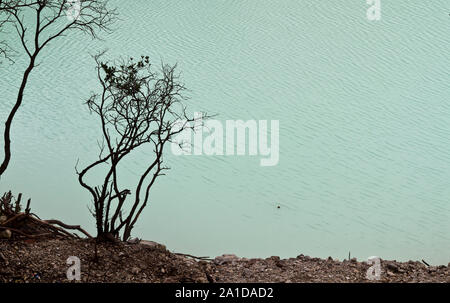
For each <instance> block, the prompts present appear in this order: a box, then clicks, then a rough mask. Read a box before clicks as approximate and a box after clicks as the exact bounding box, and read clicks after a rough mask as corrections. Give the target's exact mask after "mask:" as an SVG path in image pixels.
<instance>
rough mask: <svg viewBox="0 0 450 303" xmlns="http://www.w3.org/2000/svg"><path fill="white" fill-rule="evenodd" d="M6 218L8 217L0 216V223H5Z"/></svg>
mask: <svg viewBox="0 0 450 303" xmlns="http://www.w3.org/2000/svg"><path fill="white" fill-rule="evenodd" d="M6 220H8V218H7V217H6V216H0V224H3V223H5V222H6Z"/></svg>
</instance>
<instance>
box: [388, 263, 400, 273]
mask: <svg viewBox="0 0 450 303" xmlns="http://www.w3.org/2000/svg"><path fill="white" fill-rule="evenodd" d="M386 268H387V269H389V270H390V271H392V272H399V268H398V266H397V265H395V264H394V263H387V264H386Z"/></svg>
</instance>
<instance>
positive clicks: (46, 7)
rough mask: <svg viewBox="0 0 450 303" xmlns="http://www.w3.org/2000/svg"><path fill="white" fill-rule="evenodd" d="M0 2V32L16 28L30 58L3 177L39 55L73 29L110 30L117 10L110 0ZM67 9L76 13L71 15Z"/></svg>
mask: <svg viewBox="0 0 450 303" xmlns="http://www.w3.org/2000/svg"><path fill="white" fill-rule="evenodd" d="M0 1H1V3H0V7H1V10H0V14H1V16H3V17H2V19H0V20H3V23H2V25H1V28H0V31H3V30H5V28H12V29H13V30H15V31H16V32H17V36H18V39H19V41H20V44H21V46H22V48H23V50H24V52H25V53H26V55H27V59H28V61H27V67H26V69H25V71H24V72H23V76H22V82H21V85H20V88H19V91H18V93H17V98H16V101H15V104H14V106H13V108H12V109H11V112H10V113H9V115H8V118H7V120H6V122H5V129H4V135H3V138H4V158H3V161H2V163H1V164H0V176H2V175H3V173H4V172H5V170H6V169H7V167H8V164H9V161H10V159H11V135H10V134H11V124H12V122H13V119H14V116H15V115H16V113H17V111H18V110H19V108H20V106H21V105H22V101H23V96H24V91H25V88H26V86H27V83H28V79H29V76H30V74H31V72H32V71H33V70H34V69H35V67H36V66H37V63H36V60H37V58H38V55H39V54H40V53H41V51H42V50H43V49H44V48H46V47H47V46H49V44H50V42H52V41H53V40H56V39H58V38H60V37H64V36H66V35H67V34H68V33H69V32H72V31H81V32H85V33H87V34H89V35H91V36H92V37H94V38H96V37H97V33H98V31H108V30H109V29H110V25H111V24H112V23H113V22H114V20H115V19H116V18H115V17H116V11H115V10H114V9H110V8H109V6H108V0H72V1H67V0H34V1H33V0H30V1H26V0H25V1H24V0H22V1H21V0H0ZM74 5H75V6H74ZM68 10H69V11H71V12H74V13H73V14H72V15H70V16H68V15H67V12H68ZM1 16H0V17H1ZM25 16H27V18H25ZM31 16H33V18H31ZM5 47H7V44H6V43H5V42H4V43H3V48H1V45H0V53H3V55H5V54H7V52H6V51H7V49H6V48H5ZM2 50H3V52H2Z"/></svg>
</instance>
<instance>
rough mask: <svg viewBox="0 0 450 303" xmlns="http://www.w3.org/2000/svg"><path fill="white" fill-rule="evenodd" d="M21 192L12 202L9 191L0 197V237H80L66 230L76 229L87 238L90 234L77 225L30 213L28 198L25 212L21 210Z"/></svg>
mask: <svg viewBox="0 0 450 303" xmlns="http://www.w3.org/2000/svg"><path fill="white" fill-rule="evenodd" d="M21 198H22V194H19V196H18V199H17V200H15V202H13V199H14V198H13V196H12V194H11V192H8V193H5V194H4V195H3V197H1V198H0V238H3V239H9V238H13V239H20V238H28V239H37V238H80V237H79V236H78V235H77V234H75V233H71V232H69V231H68V230H77V231H79V232H81V233H83V234H84V235H85V236H87V237H88V238H92V236H91V235H90V234H89V233H88V232H87V231H85V230H84V229H83V228H81V227H80V226H79V225H68V224H65V223H63V222H61V221H59V220H41V219H40V218H38V217H37V216H36V215H34V214H30V202H31V200H28V202H27V207H26V209H25V212H21V205H20V200H21Z"/></svg>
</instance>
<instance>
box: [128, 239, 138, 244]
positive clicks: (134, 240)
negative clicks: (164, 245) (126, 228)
mask: <svg viewBox="0 0 450 303" xmlns="http://www.w3.org/2000/svg"><path fill="white" fill-rule="evenodd" d="M139 242H141V240H140V239H139V238H132V239H130V240H128V241H127V243H129V244H138V243H139Z"/></svg>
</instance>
